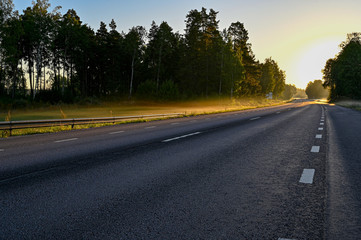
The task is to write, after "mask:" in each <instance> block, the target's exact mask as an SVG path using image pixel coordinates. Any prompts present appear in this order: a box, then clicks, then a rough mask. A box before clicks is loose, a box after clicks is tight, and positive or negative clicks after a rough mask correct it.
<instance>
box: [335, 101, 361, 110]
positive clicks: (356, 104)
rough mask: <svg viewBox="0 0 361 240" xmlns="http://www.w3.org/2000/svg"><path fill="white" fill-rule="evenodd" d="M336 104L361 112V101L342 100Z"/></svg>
mask: <svg viewBox="0 0 361 240" xmlns="http://www.w3.org/2000/svg"><path fill="white" fill-rule="evenodd" d="M335 104H336V105H339V106H342V107H347V108H351V109H355V110H357V111H361V101H356V100H341V101H337V102H335Z"/></svg>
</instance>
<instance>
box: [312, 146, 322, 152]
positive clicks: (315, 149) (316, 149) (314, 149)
mask: <svg viewBox="0 0 361 240" xmlns="http://www.w3.org/2000/svg"><path fill="white" fill-rule="evenodd" d="M311 152H313V153H318V152H320V146H312V148H311Z"/></svg>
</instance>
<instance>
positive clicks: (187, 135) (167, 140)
mask: <svg viewBox="0 0 361 240" xmlns="http://www.w3.org/2000/svg"><path fill="white" fill-rule="evenodd" d="M200 133H201V132H194V133H190V134H186V135H183V136H179V137H175V138H169V139H166V140H163V141H162V142H164V143H166V142H171V141H174V140H178V139H181V138H186V137H190V136H194V135H198V134H200Z"/></svg>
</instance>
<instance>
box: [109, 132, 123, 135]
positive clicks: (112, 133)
mask: <svg viewBox="0 0 361 240" xmlns="http://www.w3.org/2000/svg"><path fill="white" fill-rule="evenodd" d="M123 132H124V131H118V132H111V133H109V134H111V135H112V134H118V133H123Z"/></svg>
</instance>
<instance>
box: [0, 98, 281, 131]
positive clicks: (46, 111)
mask: <svg viewBox="0 0 361 240" xmlns="http://www.w3.org/2000/svg"><path fill="white" fill-rule="evenodd" d="M284 103H286V102H285V101H281V100H268V99H261V98H255V99H241V100H229V99H215V100H199V101H187V102H175V103H167V104H165V103H155V102H137V103H134V102H131V103H129V102H105V103H102V104H99V105H95V106H92V105H90V106H84V105H59V106H48V107H41V108H36V109H16V110H13V111H10V110H7V111H6V110H3V111H1V112H0V120H1V119H3V120H4V121H9V120H11V121H21V120H43V119H64V118H92V117H114V116H135V115H148V114H165V113H182V115H181V116H180V117H190V116H197V115H204V114H214V113H222V112H229V111H240V110H247V109H253V108H261V107H268V106H275V105H281V104H284ZM160 119H164V118H154V119H134V120H129V121H122V122H117V123H116V124H124V123H130V122H132V123H134V122H145V121H154V120H160ZM108 125H113V123H99V124H84V125H75V126H74V127H73V128H72V126H70V125H69V126H53V127H41V128H27V129H13V130H12V131H11V136H20V135H30V134H41V133H54V132H60V131H70V130H75V129H86V128H94V127H101V126H108ZM9 136H10V131H9V130H0V137H2V138H6V137H9Z"/></svg>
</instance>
